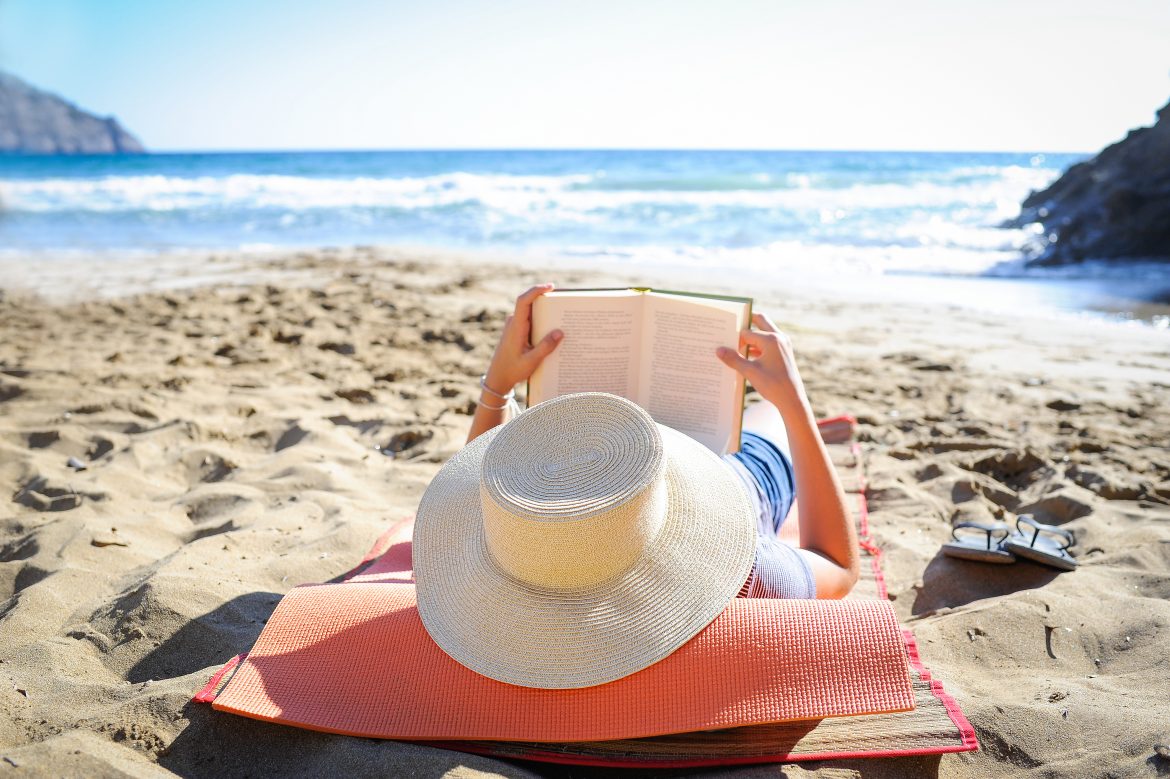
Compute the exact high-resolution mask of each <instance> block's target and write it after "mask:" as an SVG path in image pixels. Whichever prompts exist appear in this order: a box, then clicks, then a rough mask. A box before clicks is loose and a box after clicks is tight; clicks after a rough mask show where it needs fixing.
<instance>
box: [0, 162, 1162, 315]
mask: <svg viewBox="0 0 1170 779" xmlns="http://www.w3.org/2000/svg"><path fill="white" fill-rule="evenodd" d="M1078 159H1079V157H1077V156H1075V155H1067V154H1023V153H1021V154H990V153H914V152H807V151H774V152H740V151H402V152H332V153H327V152H311V153H238V154H152V155H146V156H138V157H40V158H38V157H0V257H3V256H9V257H12V256H26V255H29V254H35V255H42V256H46V257H50V256H53V255H54V254H55V253H56V254H59V253H61V252H66V253H71V252H75V251H81V252H94V251H95V250H97V252H96V253H95V254H93V256H94V261H95V262H99V261H100V258H101V257H102V256H103V253H104V255H105V256H109V257H117V256H119V253H120V252H125V251H126V250H134V251H143V250H145V251H146V252H150V251H156V250H171V249H191V248H198V249H202V248H211V249H245V250H248V249H266V248H273V247H317V246H326V245H331V246H349V245H356V244H380V245H397V246H411V247H433V248H438V249H454V250H459V251H470V252H486V253H490V254H492V255H494V256H503V257H507V258H508V259H512V260H518V261H521V262H529V263H533V264H538V265H541V266H542V267H545V266H547V265H557V264H559V265H562V266H564V265H566V264H568V265H592V266H598V267H614V266H618V267H621V268H624V269H629V268H630V267H637V268H640V269H641V268H645V269H649V270H650V271H654V272H658V271H664V272H665V271H672V270H673V271H681V270H690V271H706V272H712V271H713V272H717V273H744V272H757V273H758V272H767V273H770V274H773V275H774V276H775V275H778V276H785V275H787V276H788V277H789V278H795V277H797V276H799V277H801V278H806V277H819V278H821V279H829V280H832V281H833V282H834V283H836V282H837V281H839V280H842V279H852V280H854V283H860V284H867V283H869V282H868V281H867V279H868V280H874V281H876V280H877V279H876V277H884V278H885V279H890V278H895V279H896V278H898V277H901V278H907V277H908V276H915V277H918V278H925V279H930V278H950V279H954V278H955V277H956V276H960V277H962V278H964V279H976V278H981V277H987V276H989V275H990V276H997V277H1003V276H1018V275H1020V274H1021V267H1020V262H1019V258H1020V249H1021V247H1022V246H1023V245H1024V243H1025V242H1026V241H1027V240H1028V239H1029V237H1030V233H1029V232H1028V231H1026V230H1005V229H1001V228H999V227H998V225H999V224H1000V223H1002V222H1003V220H1005V219H1007V218H1010V217H1012V216H1014V215H1015V214H1016V213H1017V212H1018V208H1019V203H1020V201H1021V200H1022V199H1023V198H1024V197H1025V196H1026V195H1027V194H1028V193H1029V192H1030V191H1031V190H1032V189H1036V188H1041V187H1044V186H1046V185H1047V184H1049V183H1050V182H1051V181H1052V180H1053V179H1055V178H1056V177H1057V176H1058V175H1059V174H1060V172H1061V171H1062V170H1063V169H1064V168H1066V167H1067V166H1068V165H1070V164H1072V163H1073V162H1076V161H1077V160H1078ZM1077 272H1078V273H1080V272H1081V270H1078V271H1077ZM1090 275H1092V274H1090ZM1123 275H1124V274H1123ZM1113 277H1114V278H1113V281H1124V282H1125V284H1126V285H1128V287H1126V289H1123V290H1121V292H1120V293H1119V292H1118V289H1119V288H1118V285H1117V284H1112V287H1111V289H1110V290H1109V292H1108V294H1109V295H1111V296H1112V297H1111V298H1110V300H1109V302H1108V303H1098V302H1095V301H1098V300H1099V299H1100V298H1101V294H1102V293H1101V292H1100V290H1099V287H1100V286H1101V283H1100V278H1097V279H1094V280H1067V279H1066V280H1064V281H1060V282H1052V283H1051V284H1050V285H1049V287H1048V288H1049V289H1051V290H1053V291H1054V294H1052V295H1049V298H1050V299H1051V300H1052V301H1054V304H1055V305H1056V306H1057V307H1060V308H1066V309H1084V308H1093V307H1094V306H1097V307H1103V306H1108V307H1111V308H1114V309H1118V310H1124V309H1125V308H1126V306H1127V305H1128V303H1127V302H1126V301H1128V300H1129V299H1131V298H1133V299H1137V298H1140V297H1141V293H1142V292H1149V286H1148V285H1146V284H1145V283H1144V282H1138V283H1136V285H1135V283H1134V279H1133V278H1132V276H1131V277H1130V278H1121V279H1118V278H1117V274H1113ZM1111 283H1112V282H1111ZM936 286H937V285H936ZM992 286H994V285H984V286H983V287H976V289H987V290H991V288H992ZM1123 286H1125V285H1123ZM1030 288H1031V287H1029V289H1030ZM965 289H967V287H964V286H956V285H955V284H953V283H952V284H950V285H949V286H946V287H940V288H939V290H940V291H939V292H938V293H930V294H932V295H935V294H943V293H948V291H949V293H954V294H956V295H958V297H959V298H962V297H963V296H965V295H967V294H969V293H968V292H966V291H958V292H956V290H965ZM1001 290H1002V286H1000V287H996V291H994V292H988V293H987V294H988V295H989V296H991V297H1000V296H1001ZM1134 290H1136V292H1135V291H1134ZM972 294H982V293H972ZM1119 295H1120V298H1119V297H1118V296H1119Z"/></svg>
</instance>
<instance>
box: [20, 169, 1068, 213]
mask: <svg viewBox="0 0 1170 779" xmlns="http://www.w3.org/2000/svg"><path fill="white" fill-rule="evenodd" d="M1051 178H1052V171H1049V170H1045V169H1036V168H1020V167H1008V168H989V169H981V168H974V169H960V170H956V171H950V172H948V174H947V175H945V176H939V177H938V180H921V181H909V182H905V183H893V182H891V183H874V184H867V183H855V184H852V185H850V186H844V187H833V186H824V185H819V184H816V183H815V182H814V179H813V178H812V177H806V178H803V179H802V177H801V176H799V175H794V176H789V177H787V179H786V181H785V182H784V184H783V185H780V186H776V187H773V188H752V189H714V190H711V189H678V188H673V189H633V188H627V187H623V188H618V189H612V188H597V187H592V186H590V185H591V184H594V183H596V182H597V181H599V177H597V176H595V175H587V174H581V175H566V176H512V175H501V174H491V175H488V174H476V173H448V174H442V175H435V176H422V177H402V178H372V177H357V178H313V177H300V176H288V175H258V174H235V175H228V176H222V177H210V176H201V177H177V176H162V175H145V176H107V177H103V178H92V179H78V178H47V179H34V180H9V181H7V182H2V183H0V193H2V195H3V198H4V203H5V207H6V208H7V209H8V210H10V211H17V212H20V211H30V212H60V211H69V212H85V211H96V212H116V211H160V212H165V211H179V210H203V209H207V210H240V209H243V210H248V209H290V210H294V209H346V208H386V209H404V210H413V209H436V208H444V207H451V206H458V205H477V206H480V207H483V208H486V209H495V210H499V211H501V212H503V213H505V214H513V215H523V214H532V213H534V212H545V213H543V216H544V217H547V216H548V215H549V214H548V213H547V212H548V211H550V210H557V211H558V212H559V213H560V215H561V216H565V217H566V218H573V217H572V216H571V215H574V214H575V215H577V217H578V218H579V217H580V216H581V215H586V214H590V213H594V212H605V211H610V210H618V209H628V208H630V207H634V206H648V207H667V208H670V207H676V208H677V207H693V208H713V207H722V208H747V209H787V210H810V211H820V210H825V209H830V210H840V209H892V208H937V207H944V206H959V205H979V206H987V205H989V204H990V205H994V206H995V208H996V210H997V212H1000V211H1002V212H1004V213H1007V212H1008V211H1012V210H1013V209H1015V208H1018V203H1019V200H1020V197H1022V196H1023V195H1026V194H1027V192H1028V191H1029V190H1030V189H1034V188H1036V187H1040V186H1043V185H1044V184H1045V183H1047V181H1049V180H1050V179H1051ZM648 183H650V182H648Z"/></svg>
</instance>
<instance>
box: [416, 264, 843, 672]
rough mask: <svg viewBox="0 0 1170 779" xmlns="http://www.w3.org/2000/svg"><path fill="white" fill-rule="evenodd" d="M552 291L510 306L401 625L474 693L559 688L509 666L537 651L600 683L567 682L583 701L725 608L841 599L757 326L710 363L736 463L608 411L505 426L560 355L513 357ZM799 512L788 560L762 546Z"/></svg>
mask: <svg viewBox="0 0 1170 779" xmlns="http://www.w3.org/2000/svg"><path fill="white" fill-rule="evenodd" d="M552 287H553V285H551V284H544V285H539V286H536V287H533V288H531V289H529V290H527V291H526V292H524V293H523V294H522V295H520V296H519V297H518V298H517V299H516V306H515V311H514V312H513V314H512V315H511V316H510V317H509V318H508V320H507V323H506V324H505V326H504V329H503V333H502V334H501V336H500V341H499V343H498V345H497V347H496V349H495V352H494V353H493V356H492V358H491V363H490V365H489V367H488V370H487V372H486V373H485V374H484V376H483V378H482V380H481V384H482V385H483V386H482V390H483V391H482V393H481V396H480V399H479V404H478V407H477V408H476V412H475V415H474V418H473V420H472V424H471V429H470V432H469V434H468V440H467V444H466V446H464V448H463V449H462V450H460V451H459V452H458V453H457V454H456V455H455V456H454V457H452V459H451V460H450V461H448V462H447V463H446V464H445V465H444V466H443V468H442V469H440V471H439V473H438V474H437V475H436V476H435V478H434V479H433V480H432V482H431V484H430V485H429V486H428V487H427V490H426V492H425V494H424V495H423V498H422V501H421V503H420V505H419V509H418V514H417V519H416V523H415V531H414V540H413V543H414V545H413V558H414V559H413V562H414V575H415V581H416V590H417V599H418V609H419V616H420V617H421V619H422V621H423V624H424V626H425V627H426V629H427V631H428V632H429V633H430V634H431V636H432V638H434V639H435V641H436V643H438V644H439V645H440V647H441V648H442V649H443V650H444V651H445V652H446V653H447V654H448V655H450V656H452V657H453V658H455V659H456V660H458V661H459V662H461V663H463V664H464V665H466V666H467V667H469V668H471V669H472V670H475V671H478V672H480V673H482V674H484V675H487V676H489V677H492V678H495V679H498V680H501V681H506V682H510V683H513V684H521V685H529V686H561V682H557V683H555V684H553V683H550V682H549V679H548V673H551V672H549V671H548V670H547V669H544V670H541V668H540V667H538V666H539V664H534V663H533V662H522V661H520V660H519V659H517V658H520V657H522V656H527V657H528V658H529V659H531V658H532V657H533V656H534V655H533V654H532V653H527V654H526V653H523V652H511V651H508V647H509V646H510V645H511V644H513V643H516V644H517V646H519V644H521V643H523V642H524V641H525V640H528V641H529V642H537V643H539V644H540V645H541V646H544V647H546V648H547V649H548V654H549V656H553V655H555V656H557V657H558V658H560V660H559V661H558V662H560V661H564V660H565V653H569V654H571V656H572V657H571V658H569V659H571V660H572V662H571V663H569V665H570V666H572V667H574V668H584V667H586V666H589V667H592V666H594V665H598V666H604V670H598V672H597V674H596V675H595V676H591V675H588V674H586V675H585V676H583V677H582V678H574V681H573V683H572V684H571V685H569V686H583V685H587V684H597V683H603V682H605V681H607V680H610V679H614V678H619V677H620V675H621V674H625V673H630V672H632V671H634V670H637V668H638V667H644V666H645V665H648V664H650V663H651V662H654V661H656V659H658V658H661V657H665V656H666V654H669V653H670V652H672V651H674V649H676V648H678V647H679V646H681V645H682V644H683V643H685V642H686V641H687V640H689V639H690V638H691V637H693V636H694V635H696V634H697V633H698V632H699V631H700V630H702V629H703V628H704V627H706V625H708V624H709V623H710V622H711V621H712V620H714V619H716V618H717V617H718V616H719V614H720V613H722V612H723V611H724V610H725V609H726V608H727V607H728V606H729V604H730V603H731V602H732V600H734V599H735V598H736V597H747V598H803V599H811V598H843V597H845V596H846V595H848V594H849V592H850V590H851V589H852V588H853V586H854V584H855V583H856V581H857V577H858V570H859V559H858V551H857V536H856V530H855V529H854V525H853V521H852V518H851V517H850V514H849V512H848V511H847V509H846V503H845V493H844V491H843V490H842V488H841V485H840V483H839V481H838V479H837V474H836V471H835V470H834V468H833V465H832V462H831V461H830V459H829V455H828V452H827V450H826V448H825V445H824V442H823V441H822V439H821V436H820V433H819V431H818V429H817V425H816V420H815V418H814V416H813V413H812V408H811V406H810V404H809V401H808V397H807V395H806V393H805V389H804V385H803V383H802V381H801V378H800V374H799V372H798V371H797V367H796V360H795V357H794V355H793V350H792V345H791V342H790V341H789V339H788V337H787V336H786V335H785V334H783V333H781V332H780V331H779V330H778V329H777V328H776V326H775V324H773V322H772V320H771V319H769V318H768V317H767V316H765V315H763V314H756V315H755V316H753V318H752V324H753V325H754V329H753V330H750V331H744V332H742V333H741V346H746V353H747V357H743V356H741V355H740V354H738V353H737V352H736V351H735V350H732V349H726V348H721V349H719V350H718V353H717V354H715V355H713V358H717V359H719V360H722V361H723V362H724V363H725V364H726V365H728V366H729V367H731V368H732V369H734V370H736V371H737V372H739V373H740V374H741V375H742V376H743V377H744V378H745V379H747V380H748V381H750V382H751V383H752V385H753V386H754V387H755V388H756V390H757V391H758V393H759V394H760V395H761V396H762V398H763V400H762V401H760V402H757V403H755V404H754V405H752V406H750V407H749V408H748V409H747V410H746V411H745V413H744V424H743V433H742V438H741V448H740V451H738V452H735V453H733V454H728V455H724V456H723V457H719V456H718V455H716V454H714V453H713V452H711V450H709V449H708V448H707V447H705V446H704V445H702V444H700V443H699V442H697V441H695V440H694V439H692V438H690V437H688V436H686V435H684V434H682V433H680V432H678V431H676V430H674V429H672V428H669V427H666V426H664V425H659V424H656V423H655V422H654V421H653V419H651V418H650V416H649V414H647V413H646V411H644V410H643V409H642V408H641V407H639V406H638V405H636V404H635V403H633V402H631V401H629V400H626V399H624V398H620V397H618V396H616V395H609V394H604V393H580V394H575V395H564V396H561V397H557V398H554V399H552V400H547V401H545V402H543V403H540V404H538V405H536V406H534V407H532V408H530V409H528V410H527V411H525V412H523V413H520V414H515V415H514V414H513V413H512V411H511V406H512V404H511V403H510V402H509V400H510V397H511V393H512V391H513V388H514V387H515V386H516V385H517V384H519V383H520V382H523V381H526V380H527V379H528V378H529V377H530V376H531V375H532V373H533V372H534V371H535V370H536V368H537V366H539V365H540V364H541V362H542V361H543V360H544V359H545V358H546V357H548V356H549V355H550V354H551V353H552V352H553V351H554V350H555V349H556V348H557V347H558V346H559V344H560V343H561V342H562V341H563V340H564V338H565V336H564V335H563V333H561V332H560V331H557V330H554V331H553V332H551V333H549V334H548V335H547V336H546V337H545V338H543V339H542V340H541V341H540V342H539V343H537V344H535V345H532V344H530V327H531V314H532V304H533V302H534V301H535V300H536V299H537V298H538V297H540V296H541V295H542V294H544V293H545V292H548V291H549V290H551V289H552ZM513 417H514V418H513ZM797 497H799V498H800V511H799V512H798V514H799V519H798V520H797V521H798V522H799V530H800V532H799V538H800V541H799V546H798V547H797V546H793V545H790V544H789V543H787V542H786V541H785V540H783V539H781V538H780V530H781V528H782V527H783V525H784V522H785V520H786V518H787V516H788V514H789V511H790V509H791V508H792V506H793V503H794V502H795V500H796V498H797ZM525 637H527V638H525ZM587 646H589V647H593V648H594V651H601V652H609V653H611V654H612V653H617V654H622V653H624V652H626V651H627V649H628V648H629V647H637V649H636V651H634V650H631V651H632V654H631V657H633V656H634V655H636V656H637V662H635V661H634V660H633V659H631V660H629V661H626V660H623V659H621V658H616V659H612V660H611V659H610V658H608V657H606V658H601V659H596V658H593V659H586V655H583V654H581V653H580V652H578V651H576V650H574V649H573V647H578V648H584V647H587ZM554 648H555V649H554ZM603 648H604V649H603ZM540 656H541V657H544V654H541V655H540ZM615 669H616V670H615ZM586 677H588V678H586Z"/></svg>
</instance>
